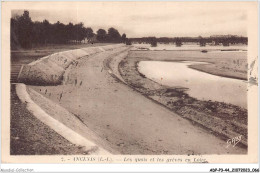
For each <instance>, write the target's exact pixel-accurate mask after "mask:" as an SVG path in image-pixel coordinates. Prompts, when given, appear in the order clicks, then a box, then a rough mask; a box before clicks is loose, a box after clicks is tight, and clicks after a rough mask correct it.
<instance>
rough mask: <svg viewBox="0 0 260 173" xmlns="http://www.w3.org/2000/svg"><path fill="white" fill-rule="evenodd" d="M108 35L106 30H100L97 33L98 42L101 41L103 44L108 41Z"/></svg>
mask: <svg viewBox="0 0 260 173" xmlns="http://www.w3.org/2000/svg"><path fill="white" fill-rule="evenodd" d="M106 35H107V32H106V30H104V29H99V30H98V31H97V40H98V41H101V42H104V41H106Z"/></svg>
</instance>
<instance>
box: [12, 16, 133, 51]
mask: <svg viewBox="0 0 260 173" xmlns="http://www.w3.org/2000/svg"><path fill="white" fill-rule="evenodd" d="M83 40H84V41H85V40H87V42H91V43H93V42H110V43H120V42H123V43H126V42H127V40H128V39H127V38H126V34H122V36H121V35H120V33H119V32H118V30H117V29H115V28H112V27H111V28H109V29H108V31H106V30H104V29H99V30H98V31H97V33H94V31H93V29H92V28H91V27H85V26H84V24H83V23H82V22H80V23H77V24H73V23H69V24H67V25H66V24H63V23H61V22H59V21H57V22H56V23H54V24H51V23H50V22H49V21H48V20H43V21H42V22H39V21H35V22H34V21H32V20H31V18H30V15H29V11H24V13H23V14H22V15H20V16H19V15H17V16H15V17H12V18H11V49H16V48H17V47H21V48H31V47H34V46H40V45H47V44H67V43H71V42H75V43H80V42H82V41H83Z"/></svg>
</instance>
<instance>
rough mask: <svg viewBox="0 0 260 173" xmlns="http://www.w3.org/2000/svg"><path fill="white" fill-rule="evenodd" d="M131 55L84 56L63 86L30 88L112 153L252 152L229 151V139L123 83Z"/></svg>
mask: <svg viewBox="0 0 260 173" xmlns="http://www.w3.org/2000/svg"><path fill="white" fill-rule="evenodd" d="M128 52H129V47H121V48H117V49H114V50H109V51H106V52H101V53H98V54H95V55H91V56H86V57H82V58H79V59H77V60H76V61H77V63H73V64H72V65H71V67H70V69H69V71H67V80H66V81H65V82H64V83H63V84H62V85H57V86H28V88H29V89H28V91H29V94H30V95H31V97H32V99H33V100H34V101H35V102H36V103H37V104H39V105H40V106H41V108H43V109H44V110H45V111H47V112H48V110H53V109H55V108H51V107H50V106H49V107H46V106H45V107H44V106H42V101H40V100H39V99H38V98H39V97H35V96H34V95H33V93H35V92H38V93H39V94H41V95H42V97H44V98H46V99H47V100H51V101H52V102H54V103H55V104H57V105H60V106H62V107H63V108H65V109H66V110H68V111H69V112H71V113H72V114H73V115H75V116H74V117H77V119H78V120H80V121H81V124H82V126H83V125H84V126H85V127H87V128H88V129H90V131H92V132H93V134H94V135H93V136H96V139H97V138H98V140H95V139H94V138H93V141H94V142H95V143H97V144H100V145H101V146H103V148H105V149H107V150H108V151H111V153H112V154H118V153H119V154H131V155H132V154H134V155H140V154H144V155H160V154H167V155H173V154H175V155H176V154H185V155H197V154H245V153H246V152H247V150H246V149H244V148H240V147H234V148H233V147H228V148H227V143H226V141H223V140H221V139H219V138H218V137H216V136H214V135H212V134H211V133H210V132H208V131H207V130H205V129H203V128H200V127H196V126H194V125H193V124H191V123H190V122H189V121H188V120H185V119H183V118H181V117H180V116H179V115H177V114H176V113H174V112H173V111H171V110H169V109H166V108H165V107H162V106H161V105H159V104H158V103H155V101H152V99H147V97H144V96H143V95H141V94H140V93H139V92H136V90H134V89H133V88H131V87H129V86H128V85H126V84H125V83H124V82H121V81H120V79H121V78H120V77H119V72H118V63H119V62H121V61H122V60H123V59H124V58H125V57H126V55H127V53H128ZM66 70H68V69H66ZM50 115H51V114H50ZM52 116H55V117H54V118H55V119H58V120H59V121H60V122H62V123H64V124H66V126H68V127H70V128H72V129H73V128H74V129H75V130H77V132H78V133H79V134H81V135H82V136H86V137H90V135H89V134H88V133H86V130H82V129H79V128H78V126H77V125H75V120H73V121H70V120H67V118H64V115H63V114H55V115H52ZM85 127H84V128H85ZM82 128H83V127H82ZM93 136H92V137H93ZM176 139H177V140H176ZM110 149H111V150H110Z"/></svg>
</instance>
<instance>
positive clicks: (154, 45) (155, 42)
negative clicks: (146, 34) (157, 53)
mask: <svg viewBox="0 0 260 173" xmlns="http://www.w3.org/2000/svg"><path fill="white" fill-rule="evenodd" d="M150 44H151V46H152V47H157V40H156V38H155V37H151V38H150Z"/></svg>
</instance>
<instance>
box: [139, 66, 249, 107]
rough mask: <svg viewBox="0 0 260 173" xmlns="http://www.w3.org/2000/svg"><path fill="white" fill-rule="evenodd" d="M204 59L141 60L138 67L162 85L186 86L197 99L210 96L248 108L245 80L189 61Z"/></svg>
mask: <svg viewBox="0 0 260 173" xmlns="http://www.w3.org/2000/svg"><path fill="white" fill-rule="evenodd" d="M196 63H203V62H191V61H179V62H165V61H141V62H139V64H138V70H139V71H140V72H141V73H142V74H144V75H145V76H146V77H147V78H150V79H152V80H154V81H156V82H158V83H160V84H162V85H167V86H171V87H177V86H178V87H185V88H188V90H187V93H188V94H189V95H190V96H191V97H194V98H197V99H199V100H212V101H220V102H225V103H231V104H234V105H238V106H241V107H243V108H247V83H246V81H243V80H238V79H232V78H227V77H220V76H216V75H211V74H208V73H205V72H200V71H197V70H194V69H191V68H189V67H188V65H191V64H196Z"/></svg>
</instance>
